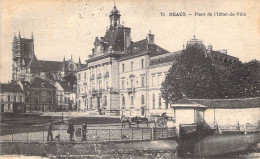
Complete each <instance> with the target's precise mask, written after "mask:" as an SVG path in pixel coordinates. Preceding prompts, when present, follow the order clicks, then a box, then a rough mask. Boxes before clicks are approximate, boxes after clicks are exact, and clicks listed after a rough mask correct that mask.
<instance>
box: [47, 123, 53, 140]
mask: <svg viewBox="0 0 260 159" xmlns="http://www.w3.org/2000/svg"><path fill="white" fill-rule="evenodd" d="M50 138H51V141H53V134H52V123H51V124H50V125H49V128H48V135H47V141H49V140H50Z"/></svg>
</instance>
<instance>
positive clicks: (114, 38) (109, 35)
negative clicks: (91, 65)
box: [104, 27, 129, 51]
mask: <svg viewBox="0 0 260 159" xmlns="http://www.w3.org/2000/svg"><path fill="white" fill-rule="evenodd" d="M124 29H129V28H126V27H119V28H115V29H114V28H111V29H109V30H107V32H106V34H105V36H104V42H105V43H107V44H106V49H107V47H108V46H109V45H111V46H112V48H113V50H114V51H123V50H124Z"/></svg>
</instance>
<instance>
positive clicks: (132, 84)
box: [131, 79, 134, 88]
mask: <svg viewBox="0 0 260 159" xmlns="http://www.w3.org/2000/svg"><path fill="white" fill-rule="evenodd" d="M133 87H134V79H131V88H133Z"/></svg>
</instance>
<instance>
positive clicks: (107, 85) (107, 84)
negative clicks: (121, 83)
mask: <svg viewBox="0 0 260 159" xmlns="http://www.w3.org/2000/svg"><path fill="white" fill-rule="evenodd" d="M106 88H107V89H109V83H108V80H106Z"/></svg>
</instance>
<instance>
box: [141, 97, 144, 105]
mask: <svg viewBox="0 0 260 159" xmlns="http://www.w3.org/2000/svg"><path fill="white" fill-rule="evenodd" d="M141 104H142V105H144V95H142V96H141Z"/></svg>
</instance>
